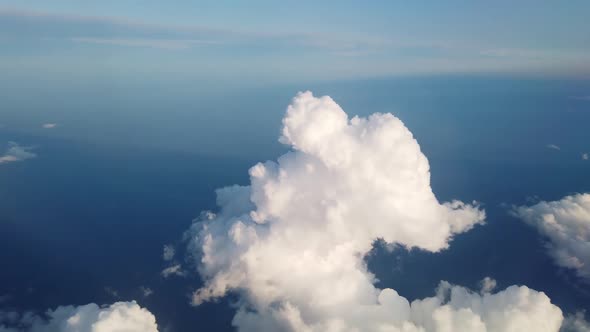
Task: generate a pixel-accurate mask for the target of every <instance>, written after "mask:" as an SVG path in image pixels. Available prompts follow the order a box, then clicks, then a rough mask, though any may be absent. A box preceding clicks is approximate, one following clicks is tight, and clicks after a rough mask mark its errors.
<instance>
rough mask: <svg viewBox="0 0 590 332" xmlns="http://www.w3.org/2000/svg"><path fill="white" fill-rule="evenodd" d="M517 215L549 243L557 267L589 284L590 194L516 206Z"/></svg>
mask: <svg viewBox="0 0 590 332" xmlns="http://www.w3.org/2000/svg"><path fill="white" fill-rule="evenodd" d="M514 214H515V215H516V216H518V217H520V218H521V219H522V220H524V221H525V222H526V223H528V224H530V225H532V226H534V227H535V228H536V229H537V230H538V231H539V233H541V234H542V235H543V236H545V237H546V238H547V239H548V240H549V241H548V243H547V248H548V252H549V254H550V255H551V257H552V258H553V259H554V261H555V263H556V264H557V265H559V266H562V267H565V268H571V269H575V271H576V273H577V274H578V275H579V276H580V277H582V278H584V279H585V280H587V281H590V194H588V193H586V194H577V195H572V196H566V197H564V198H563V199H561V200H559V201H553V202H540V203H538V204H535V205H533V206H521V207H517V208H515V210H514Z"/></svg>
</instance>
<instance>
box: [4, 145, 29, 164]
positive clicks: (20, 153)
mask: <svg viewBox="0 0 590 332" xmlns="http://www.w3.org/2000/svg"><path fill="white" fill-rule="evenodd" d="M31 149H32V148H31V147H26V146H20V145H18V144H17V143H15V142H9V143H8V150H6V152H5V153H4V155H1V156H0V164H6V163H12V162H15V161H23V160H26V159H31V158H35V157H36V156H37V155H36V154H34V153H33V152H31Z"/></svg>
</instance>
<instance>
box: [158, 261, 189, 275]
mask: <svg viewBox="0 0 590 332" xmlns="http://www.w3.org/2000/svg"><path fill="white" fill-rule="evenodd" d="M161 274H162V277H164V278H168V277H171V276H179V277H184V276H185V275H186V273H185V272H184V270H182V266H181V265H180V264H174V265H172V266H169V267H167V268H165V269H164V270H162V273H161Z"/></svg>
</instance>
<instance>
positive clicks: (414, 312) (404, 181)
mask: <svg viewBox="0 0 590 332" xmlns="http://www.w3.org/2000/svg"><path fill="white" fill-rule="evenodd" d="M280 141H281V142H282V143H284V144H286V145H289V146H290V147H291V148H292V151H291V152H288V153H287V154H285V155H283V156H281V157H280V158H279V159H278V160H277V162H272V161H268V162H265V163H259V164H257V165H255V166H254V167H252V168H251V169H250V180H251V184H250V186H231V187H225V188H222V189H218V190H217V192H216V193H217V204H218V205H219V208H220V209H219V211H218V213H213V212H207V213H203V216H202V217H201V218H200V219H199V220H198V221H197V222H195V223H194V224H193V225H192V226H191V228H190V229H189V231H187V233H186V238H187V239H188V243H189V244H188V249H189V252H190V253H191V257H194V258H195V263H196V264H197V266H198V270H199V273H200V274H201V277H202V279H203V280H204V282H205V284H204V286H203V287H202V288H201V289H199V290H197V291H196V292H195V293H194V294H193V304H195V305H199V304H201V303H203V302H205V301H210V300H213V299H215V298H219V297H223V296H225V295H226V294H228V292H233V293H236V294H239V295H240V298H241V300H240V301H239V308H238V311H237V313H236V316H235V317H234V320H233V324H234V325H235V326H237V327H238V329H239V330H240V331H405V332H409V331H422V332H426V331H490V332H491V331H498V332H499V331H503V332H504V331H558V330H559V326H560V325H561V322H562V319H563V317H562V313H561V310H560V309H559V308H558V307H556V306H555V305H553V304H551V302H550V300H549V298H548V297H547V296H546V295H545V294H544V293H542V292H537V291H534V290H531V289H529V288H527V287H524V286H522V287H517V286H511V287H509V288H507V289H505V290H503V291H501V292H498V293H496V294H491V290H492V289H493V285H492V279H491V278H489V279H488V280H486V281H484V282H483V283H482V285H483V288H482V290H481V294H477V293H475V292H471V291H469V290H467V289H465V288H463V287H459V286H453V285H450V284H448V283H446V282H442V283H441V285H440V286H439V288H438V290H437V295H436V296H435V297H432V298H426V299H423V300H416V301H413V302H412V303H411V304H410V303H409V301H408V300H407V299H405V298H404V297H402V296H400V295H398V293H397V292H396V291H395V290H393V289H378V288H376V287H375V286H374V283H375V281H376V279H375V276H374V275H373V274H372V273H371V272H370V271H368V269H367V266H366V264H365V261H364V256H365V255H366V254H367V253H368V252H369V251H370V250H371V248H372V246H373V244H374V241H375V240H377V239H382V240H384V241H385V242H387V243H391V244H397V245H400V246H403V247H406V248H419V249H423V250H427V251H432V252H437V251H440V250H444V249H445V248H447V247H448V246H449V242H450V241H451V239H452V237H453V236H454V235H455V234H458V233H462V232H465V231H467V230H469V229H471V228H472V227H473V226H474V225H477V224H480V223H483V221H484V218H485V213H484V212H483V211H482V210H480V209H479V207H478V206H477V204H465V203H463V202H460V201H452V202H447V203H440V202H439V201H438V200H437V199H436V197H435V196H434V194H433V192H432V189H431V187H430V171H429V163H428V160H427V159H426V157H425V156H424V155H423V154H422V152H421V151H420V147H419V145H418V143H417V142H416V140H415V139H414V138H413V136H412V133H411V132H410V131H409V130H408V129H407V128H406V127H405V126H404V124H403V123H402V122H401V121H400V120H399V119H397V118H396V117H394V116H393V115H391V114H373V115H371V116H369V117H368V118H358V117H354V118H352V119H349V118H348V116H347V115H346V113H345V112H344V111H343V110H342V109H341V108H340V106H339V105H337V104H336V103H335V102H334V101H333V100H332V99H331V98H330V97H321V98H316V97H314V96H313V95H312V94H311V93H310V92H305V93H300V94H298V95H297V96H296V97H295V98H294V100H293V102H292V104H291V105H290V106H289V107H288V109H287V114H286V115H285V117H284V119H283V130H282V136H281V138H280Z"/></svg>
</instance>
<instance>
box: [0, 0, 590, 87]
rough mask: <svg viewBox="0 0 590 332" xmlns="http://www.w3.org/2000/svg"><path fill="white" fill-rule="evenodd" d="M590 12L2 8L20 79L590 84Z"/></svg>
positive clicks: (427, 5)
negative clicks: (466, 78) (481, 76)
mask: <svg viewBox="0 0 590 332" xmlns="http://www.w3.org/2000/svg"><path fill="white" fill-rule="evenodd" d="M589 16H590V2H588V1H575V0H574V1H562V2H557V1H555V2H549V1H485V2H484V1H445V2H442V1H441V2H426V1H319V2H316V1H297V2H294V1H241V2H238V1H187V0H170V1H138V0H103V1H92V2H91V1H79V0H53V1H41V0H0V43H1V44H0V70H2V71H4V72H5V73H6V74H8V75H10V76H17V77H22V76H27V75H38V74H39V73H44V74H47V75H58V76H59V77H62V76H64V75H65V76H64V77H79V76H88V75H92V76H97V75H98V76H100V75H103V76H104V75H107V76H109V75H115V76H116V75H123V76H125V75H152V76H160V75H161V76H167V75H172V76H174V75H177V76H187V77H199V78H201V79H211V80H213V79H214V80H221V81H232V80H236V79H237V80H240V81H242V82H243V81H244V80H251V81H252V80H254V81H260V80H263V81H272V82H282V81H297V80H331V79H340V78H358V77H374V76H389V75H399V74H403V75H406V74H433V73H434V74H435V73H449V72H451V73H465V72H500V73H517V74H520V73H526V74H535V75H560V76H563V75H565V76H568V75H574V76H584V75H586V76H587V75H588V74H589V73H590V20H588V17H589Z"/></svg>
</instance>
